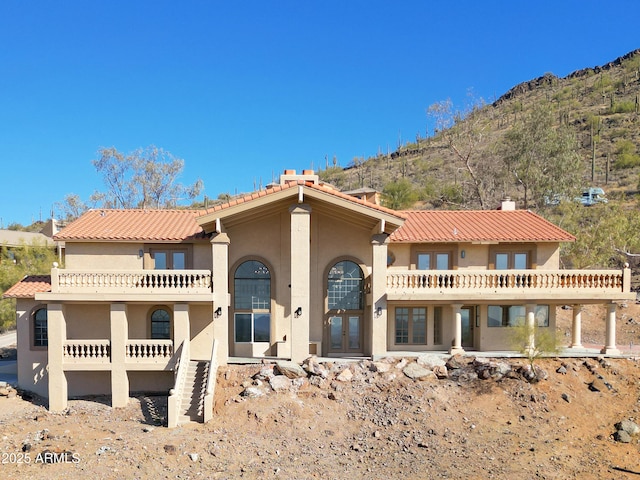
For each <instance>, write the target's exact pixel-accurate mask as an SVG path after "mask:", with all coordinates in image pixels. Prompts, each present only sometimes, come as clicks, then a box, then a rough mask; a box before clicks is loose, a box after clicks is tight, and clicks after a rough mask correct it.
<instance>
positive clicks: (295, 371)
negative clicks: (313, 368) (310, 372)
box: [276, 360, 307, 378]
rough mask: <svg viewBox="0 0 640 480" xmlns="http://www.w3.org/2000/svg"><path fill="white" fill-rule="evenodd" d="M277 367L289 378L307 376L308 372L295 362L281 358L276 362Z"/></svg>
mask: <svg viewBox="0 0 640 480" xmlns="http://www.w3.org/2000/svg"><path fill="white" fill-rule="evenodd" d="M276 368H277V369H278V371H279V372H280V373H282V374H283V375H285V376H286V377H289V378H299V377H306V376H307V372H305V371H304V369H303V368H302V367H301V366H300V365H298V364H297V363H295V362H290V361H288V360H280V361H277V362H276Z"/></svg>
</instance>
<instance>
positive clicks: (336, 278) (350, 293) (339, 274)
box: [327, 260, 364, 310]
mask: <svg viewBox="0 0 640 480" xmlns="http://www.w3.org/2000/svg"><path fill="white" fill-rule="evenodd" d="M363 283H364V277H363V275H362V269H361V268H360V266H359V265H358V264H357V263H355V262H352V261H350V260H343V261H341V262H338V263H336V264H335V265H334V266H333V267H331V269H330V270H329V278H328V281H327V296H328V303H329V310H362V308H363V294H362V292H363V288H362V287H363Z"/></svg>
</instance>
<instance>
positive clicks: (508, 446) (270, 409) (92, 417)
mask: <svg viewBox="0 0 640 480" xmlns="http://www.w3.org/2000/svg"><path fill="white" fill-rule="evenodd" d="M559 315H560V318H559V320H558V328H559V330H560V331H561V332H563V331H564V329H566V328H568V327H569V326H570V323H571V311H570V310H568V311H562V312H559ZM565 317H566V318H565ZM604 318H605V311H604V309H601V308H600V307H593V308H588V309H587V310H586V311H585V313H584V314H583V327H584V328H583V340H584V342H585V343H594V344H598V343H599V344H600V345H601V344H602V341H603V339H604V325H605V322H604ZM636 320H637V321H638V322H639V323H640V307H638V305H628V306H626V307H623V308H621V309H620V311H619V315H618V329H617V331H618V340H619V342H618V343H619V346H620V348H623V347H624V345H625V344H626V345H631V346H633V345H637V344H640V325H638V324H636ZM569 332H570V330H569ZM569 338H570V333H569ZM627 348H628V347H627ZM623 349H624V348H623ZM465 358H466V359H465V360H464V364H465V365H466V367H465V366H464V365H463V366H462V367H461V370H454V369H449V377H448V378H443V379H438V378H428V379H426V380H423V381H417V380H412V379H410V378H408V377H407V376H406V375H405V374H403V370H402V369H401V368H397V367H398V362H399V361H400V359H397V358H396V359H393V360H388V361H387V362H386V363H388V369H387V367H385V368H384V369H383V368H382V366H384V365H380V364H378V366H377V367H375V366H374V365H373V364H372V362H366V361H362V362H353V363H350V364H338V363H335V364H325V365H323V366H324V367H325V368H326V371H327V378H326V379H322V378H320V377H317V378H314V379H312V377H311V376H309V379H305V380H300V381H297V382H293V384H292V387H291V388H288V389H286V390H284V391H281V392H274V391H272V390H270V389H269V388H268V387H267V384H268V382H266V381H263V382H260V381H257V380H253V377H254V376H255V374H257V373H259V372H260V371H261V370H263V369H264V366H261V365H253V366H229V367H224V368H221V369H220V370H219V377H218V385H217V389H216V399H215V416H214V419H213V420H212V421H211V422H209V423H208V424H204V425H203V424H188V425H183V426H180V427H178V428H176V429H171V430H169V429H167V428H165V427H164V426H163V424H165V422H166V403H167V399H166V397H164V396H138V397H135V398H132V399H131V401H130V402H129V405H128V406H127V407H126V408H122V409H112V408H111V407H109V404H108V399H105V398H91V399H82V400H72V401H70V402H69V410H68V412H65V413H64V414H52V413H49V412H47V411H46V409H45V408H44V407H43V406H42V405H41V403H40V402H39V400H38V399H37V398H32V397H29V396H28V395H27V394H23V396H22V397H20V396H18V397H16V398H7V397H0V476H1V477H2V478H6V479H22V478H67V479H88V478H92V479H103V478H105V479H106V478H109V479H110V478H139V479H144V478H156V479H161V478H166V479H169V478H171V479H201V478H202V479H235V478H248V479H253V478H282V479H359V478H371V479H385V480H386V479H424V478H449V479H457V478H469V479H489V478H493V479H516V478H517V479H578V478H579V479H592V478H593V479H620V478H638V476H640V455H639V454H640V444H639V443H638V438H639V437H633V438H632V441H631V442H630V443H621V442H618V441H616V440H614V432H615V427H614V425H615V424H616V423H617V422H620V421H621V420H625V419H630V420H633V421H637V422H638V423H640V415H639V413H638V412H639V404H638V401H639V399H640V385H639V383H638V378H639V377H640V363H639V361H638V359H636V358H635V357H633V356H629V357H628V358H623V359H609V358H607V359H597V358H589V359H586V358H564V359H556V358H554V359H543V360H539V361H538V364H539V365H540V367H542V369H543V370H544V371H545V372H546V373H547V374H548V377H547V378H546V379H545V380H540V381H539V382H537V383H529V382H528V381H526V380H525V379H524V378H523V377H522V375H521V374H519V373H518V371H519V370H518V369H519V367H520V366H522V365H523V364H524V360H523V359H496V360H495V362H494V363H495V364H496V365H500V366H501V368H503V369H504V368H505V365H508V366H509V368H508V369H506V370H503V372H502V373H503V374H500V375H497V374H494V375H490V376H489V377H488V378H487V379H481V378H478V377H477V376H476V377H474V375H473V374H471V375H469V374H466V373H465V374H460V372H461V371H463V370H464V369H465V368H466V369H467V370H464V371H466V372H468V371H469V368H470V367H471V365H472V364H471V363H469V362H472V361H473V357H465ZM407 360H408V362H409V363H412V362H413V361H414V360H412V359H407ZM383 363H384V362H383ZM467 364H468V365H467ZM561 367H563V368H561ZM345 369H348V370H349V371H350V375H349V376H347V377H345V378H342V377H340V378H341V379H342V381H341V380H340V379H339V378H338V377H339V375H340V374H341V373H342V372H344V370H345ZM384 370H387V371H384ZM456 371H457V372H458V374H455V372H456ZM476 371H478V370H476ZM492 371H493V370H492ZM351 374H352V375H351ZM350 377H352V378H350ZM481 377H482V376H481ZM260 383H262V385H260ZM250 385H251V386H253V387H256V389H258V390H261V391H263V392H267V393H265V394H264V395H262V396H259V397H257V398H250V397H245V396H241V393H242V392H243V391H244V390H245V389H246V387H247V386H250ZM603 385H604V387H603ZM65 452H66V453H65ZM47 459H49V462H47Z"/></svg>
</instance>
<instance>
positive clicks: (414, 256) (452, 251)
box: [411, 245, 458, 271]
mask: <svg viewBox="0 0 640 480" xmlns="http://www.w3.org/2000/svg"><path fill="white" fill-rule="evenodd" d="M444 253H446V254H447V255H448V256H449V259H448V262H447V263H448V268H446V269H443V270H455V269H456V268H457V266H458V265H457V263H456V262H457V258H458V257H457V247H453V246H451V245H418V246H416V247H414V248H413V249H412V253H411V268H412V269H413V270H424V271H426V270H428V271H433V270H440V269H438V268H432V267H431V268H429V269H420V268H418V265H419V261H420V256H421V255H430V256H431V259H436V258H437V255H438V254H444ZM431 259H430V260H431ZM429 263H430V264H431V263H432V262H431V261H430V262H429ZM436 265H437V260H436Z"/></svg>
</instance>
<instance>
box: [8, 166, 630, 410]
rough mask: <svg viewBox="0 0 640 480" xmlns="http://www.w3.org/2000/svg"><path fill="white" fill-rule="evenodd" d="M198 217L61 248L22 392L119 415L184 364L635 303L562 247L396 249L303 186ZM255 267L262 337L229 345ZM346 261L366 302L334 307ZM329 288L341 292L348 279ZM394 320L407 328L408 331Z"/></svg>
mask: <svg viewBox="0 0 640 480" xmlns="http://www.w3.org/2000/svg"><path fill="white" fill-rule="evenodd" d="M287 178H288V179H289V180H291V178H294V179H295V175H293V177H292V175H291V174H289V175H288V176H287ZM304 179H305V180H306V181H312V182H313V181H317V177H315V176H313V175H310V174H308V173H307V174H306V175H305V177H304ZM314 179H315V180H314ZM197 222H198V224H199V225H200V226H201V227H202V229H203V230H204V233H205V234H206V238H200V237H199V238H197V239H185V240H184V241H181V242H177V241H171V242H165V243H163V242H160V241H158V240H154V241H144V240H136V241H113V240H92V241H88V240H84V239H83V240H76V241H74V240H69V239H66V242H65V244H66V265H65V268H59V267H54V268H53V269H52V272H51V291H49V292H42V293H37V294H36V295H35V298H21V299H19V300H18V302H17V312H16V313H17V319H18V349H19V356H18V377H19V383H20V386H21V387H22V388H25V389H28V390H32V391H34V392H36V393H38V394H40V395H43V396H45V397H48V398H49V407H50V409H52V410H56V411H60V410H63V409H64V408H65V407H66V402H67V399H68V398H69V397H72V396H75V395H85V394H90V393H94V394H98V393H100V394H102V393H107V394H111V395H112V399H113V405H114V406H122V405H124V404H126V402H127V399H128V397H129V395H130V394H131V392H139V391H162V392H166V391H168V389H175V388H177V385H179V383H180V381H182V380H181V376H180V375H179V374H178V373H179V369H180V368H182V367H180V365H182V364H183V363H184V361H186V360H201V361H211V362H212V364H213V363H216V362H217V364H224V363H226V362H228V361H229V360H230V359H231V358H234V359H238V358H239V357H277V358H288V359H292V360H294V361H297V362H301V361H302V360H304V359H305V358H306V357H307V356H309V355H310V353H316V354H318V355H322V356H334V357H341V356H343V357H354V356H356V357H357V356H362V357H381V356H385V355H394V354H401V353H402V352H423V351H424V352H427V351H442V352H451V353H462V352H465V351H474V350H478V351H493V350H512V349H513V345H512V344H511V343H510V340H509V335H508V331H509V329H508V328H504V326H501V325H500V326H490V325H489V324H490V321H489V314H488V311H489V308H490V307H491V308H493V309H494V310H495V309H496V308H502V309H503V310H504V311H507V310H508V309H509V307H510V306H519V307H521V309H520V310H521V311H523V312H525V314H524V315H522V319H520V320H519V321H523V322H533V321H534V314H535V312H536V309H537V308H538V307H539V306H543V310H544V308H546V307H544V306H548V315H547V318H546V319H544V322H546V323H544V326H543V327H542V328H549V329H555V309H556V307H558V306H560V305H572V306H574V307H573V308H574V309H575V310H576V311H578V312H579V308H580V305H582V304H585V303H604V304H609V305H614V306H615V303H614V302H616V301H620V300H626V299H631V298H633V294H631V293H630V272H629V270H628V269H624V270H623V271H589V272H583V271H568V270H561V269H559V247H560V244H559V242H558V241H546V242H511V243H500V242H496V241H490V240H486V241H463V242H451V241H447V242H417V241H413V242H391V241H390V234H391V233H392V232H394V231H395V230H396V229H398V228H399V227H401V225H402V224H403V222H404V219H403V217H402V216H401V215H400V214H396V213H394V212H392V211H389V210H386V209H382V208H377V207H375V206H370V205H367V204H366V202H360V201H359V202H356V201H350V200H349V199H348V197H346V196H345V195H336V194H332V193H331V192H326V191H324V190H321V189H314V188H311V187H310V186H309V185H308V184H297V185H296V186H295V187H291V188H287V189H285V188H283V189H282V190H277V189H276V190H275V191H274V192H273V193H270V194H269V195H264V196H257V197H256V198H255V199H251V200H247V201H245V202H238V203H235V204H229V205H228V206H227V207H225V208H221V209H216V210H213V211H210V212H207V213H205V214H204V215H202V216H201V217H199V218H198V219H197ZM62 235H63V236H64V231H63V232H62ZM173 248H179V249H182V251H184V252H186V267H187V268H186V269H184V270H155V269H154V267H155V264H154V254H155V253H154V252H157V251H159V250H167V251H170V250H171V249H173ZM420 252H448V254H449V255H450V265H449V269H448V270H441V271H436V270H417V256H418V254H419V253H420ZM496 252H526V253H527V258H528V263H529V264H528V268H527V269H525V270H503V271H497V270H495V265H494V260H493V258H494V257H495V253H496ZM249 260H251V261H257V262H260V263H261V264H263V265H264V266H265V267H266V269H267V270H268V272H269V275H270V282H269V285H270V295H269V299H268V302H266V304H261V306H260V312H262V313H263V314H268V315H269V316H270V317H269V328H268V339H265V338H261V339H260V341H237V340H238V339H237V338H236V328H237V325H238V323H237V322H238V321H237V319H236V318H235V314H236V313H243V314H246V315H249V314H251V315H253V313H251V312H249V311H245V310H237V311H236V308H235V305H236V297H237V292H235V288H236V287H235V275H236V272H237V269H238V267H239V266H240V265H243V264H244V262H246V261H249ZM343 261H347V262H349V263H348V265H349V266H351V265H356V266H357V268H358V269H359V271H360V272H361V277H362V282H361V283H360V284H359V285H360V287H359V288H360V290H359V293H358V295H360V296H361V298H362V303H361V305H359V306H357V307H353V305H355V303H353V304H350V305H352V306H351V307H349V308H346V309H342V308H330V301H329V298H330V296H331V294H330V293H329V291H328V290H329V277H330V276H331V278H332V279H334V277H335V276H336V275H338V274H337V273H336V271H337V270H336V266H337V265H338V264H339V262H343ZM356 277H357V275H356ZM335 278H338V280H335V281H336V282H337V283H335V284H332V285H333V287H332V288H338V289H339V288H341V287H340V285H339V282H340V281H342V280H341V278H342V277H340V278H339V277H335ZM345 278H346V277H345ZM349 279H351V277H349ZM333 281H334V280H332V282H333ZM345 281H346V280H345ZM353 284H354V285H355V284H357V282H356V283H353ZM336 285H338V286H336ZM345 285H346V283H345ZM350 285H351V284H350ZM256 295H257V294H256ZM252 301H253V297H252ZM42 306H45V307H46V308H47V313H48V319H47V322H48V347H34V346H33V344H34V332H33V315H34V312H35V311H36V310H37V308H38V307H42ZM158 309H160V310H163V311H165V312H167V313H168V315H169V318H170V322H169V325H170V334H169V336H168V338H156V339H154V338H152V326H151V316H152V313H153V312H154V311H156V310H158ZM520 310H519V311H520ZM256 311H257V310H256ZM612 312H613V313H612ZM401 315H408V316H409V317H407V318H411V319H414V317H415V319H417V320H415V325H413V326H403V325H404V324H402V322H400V320H399V318H400V317H399V316H401ZM420 315H423V316H424V320H422V318H423V317H420ZM251 318H252V319H253V318H254V317H251ZM603 320H605V322H603V328H605V326H606V329H607V330H606V331H607V342H606V345H605V346H603V352H605V353H616V347H615V308H612V309H610V310H609V313H608V315H607V318H606V319H603ZM412 321H413V320H412ZM492 321H493V322H494V323H495V319H493V320H492ZM251 322H253V320H251ZM605 324H606V325H605ZM251 325H252V328H253V326H255V324H253V323H252V324H251ZM407 325H408V324H407ZM256 328H257V327H256ZM403 328H404V329H405V330H406V331H404V330H403ZM421 329H422V330H421ZM574 329H577V330H578V332H577V333H575V332H574V336H573V341H572V345H570V346H574V347H577V346H580V335H579V329H580V327H579V314H576V320H574ZM251 332H252V333H251V335H253V334H254V333H253V330H251ZM240 337H241V336H239V337H238V338H240ZM242 338H244V337H242ZM251 338H252V339H253V338H254V337H251ZM214 342H215V345H216V348H215V352H214V349H213V346H214ZM212 352H213V353H212ZM212 355H214V356H212Z"/></svg>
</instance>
